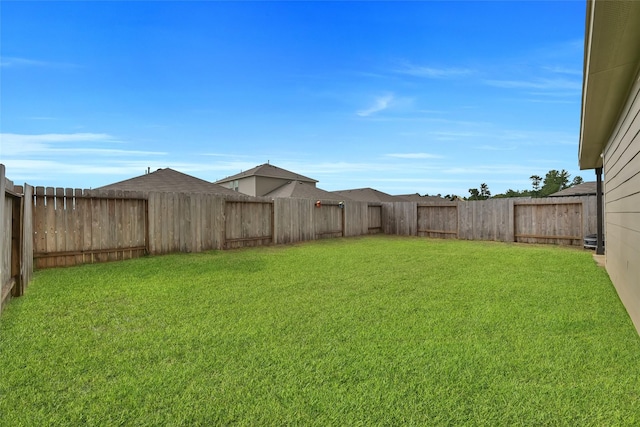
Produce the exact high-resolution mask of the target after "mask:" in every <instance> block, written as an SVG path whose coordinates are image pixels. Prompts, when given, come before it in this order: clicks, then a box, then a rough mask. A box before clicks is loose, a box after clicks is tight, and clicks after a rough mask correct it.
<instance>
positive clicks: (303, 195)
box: [264, 181, 340, 200]
mask: <svg viewBox="0 0 640 427" xmlns="http://www.w3.org/2000/svg"><path fill="white" fill-rule="evenodd" d="M264 196H265V197H272V198H278V197H283V198H286V197H293V198H296V199H313V200H320V199H322V200H327V199H328V200H338V199H340V197H339V196H338V195H336V194H334V193H331V192H329V191H325V190H322V189H320V188H317V187H316V186H314V185H310V184H309V183H307V182H303V181H289V182H287V183H286V184H284V185H282V186H281V187H278V188H276V189H275V190H273V191H272V192H270V193H267V194H265V195H264Z"/></svg>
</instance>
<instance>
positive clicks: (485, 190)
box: [467, 182, 491, 200]
mask: <svg viewBox="0 0 640 427" xmlns="http://www.w3.org/2000/svg"><path fill="white" fill-rule="evenodd" d="M469 194H471V196H470V197H469V198H468V199H467V200H486V199H488V198H489V197H491V191H489V186H488V185H487V184H485V183H484V182H483V183H482V184H480V190H478V189H477V188H470V189H469Z"/></svg>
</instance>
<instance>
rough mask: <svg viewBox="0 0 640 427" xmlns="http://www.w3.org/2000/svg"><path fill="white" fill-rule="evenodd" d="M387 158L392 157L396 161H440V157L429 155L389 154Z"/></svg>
mask: <svg viewBox="0 0 640 427" xmlns="http://www.w3.org/2000/svg"><path fill="white" fill-rule="evenodd" d="M386 156H387V157H394V158H396V159H441V158H442V156H438V155H437V154H429V153H390V154H386Z"/></svg>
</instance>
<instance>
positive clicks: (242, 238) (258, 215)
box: [222, 200, 274, 249]
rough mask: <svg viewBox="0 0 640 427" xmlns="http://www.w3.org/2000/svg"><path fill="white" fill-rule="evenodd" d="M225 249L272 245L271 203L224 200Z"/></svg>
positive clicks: (272, 214)
mask: <svg viewBox="0 0 640 427" xmlns="http://www.w3.org/2000/svg"><path fill="white" fill-rule="evenodd" d="M224 221H225V227H224V228H225V236H224V242H223V245H222V247H223V248H225V249H232V248H240V247H244V246H262V245H265V244H268V243H273V234H274V233H273V223H274V208H273V201H260V200H226V201H225V203H224Z"/></svg>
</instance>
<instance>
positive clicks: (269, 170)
mask: <svg viewBox="0 0 640 427" xmlns="http://www.w3.org/2000/svg"><path fill="white" fill-rule="evenodd" d="M250 176H262V177H267V178H280V179H286V180H290V181H303V182H312V183H316V182H318V181H317V180H315V179H312V178H309V177H306V176H304V175H300V174H297V173H295V172H291V171H288V170H286V169H282V168H279V167H277V166H274V165H272V164H270V163H265V164H263V165H258V166H256V167H255V168H252V169H249V170H246V171H244V172H240V173H238V174H235V175H232V176H228V177H226V178H223V179H220V180H218V181H216V184H220V183H224V182H229V181H234V180H236V179H242V178H247V177H250Z"/></svg>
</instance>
